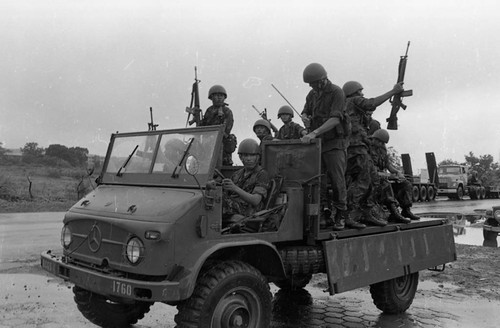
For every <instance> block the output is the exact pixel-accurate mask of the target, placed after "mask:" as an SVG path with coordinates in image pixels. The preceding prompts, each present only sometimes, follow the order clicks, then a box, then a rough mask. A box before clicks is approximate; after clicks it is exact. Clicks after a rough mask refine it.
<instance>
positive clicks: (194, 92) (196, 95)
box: [186, 66, 202, 126]
mask: <svg viewBox="0 0 500 328" xmlns="http://www.w3.org/2000/svg"><path fill="white" fill-rule="evenodd" d="M200 82H201V81H200V80H198V73H197V69H196V66H195V67H194V82H193V87H192V89H191V103H190V105H189V107H186V112H187V113H188V118H187V121H186V126H187V124H188V123H189V125H193V123H196V126H198V125H200V122H201V120H202V117H201V108H200V92H199V90H198V83H200ZM191 115H193V119H191V120H189V118H190V117H191Z"/></svg>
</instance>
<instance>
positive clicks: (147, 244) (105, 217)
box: [41, 125, 457, 328]
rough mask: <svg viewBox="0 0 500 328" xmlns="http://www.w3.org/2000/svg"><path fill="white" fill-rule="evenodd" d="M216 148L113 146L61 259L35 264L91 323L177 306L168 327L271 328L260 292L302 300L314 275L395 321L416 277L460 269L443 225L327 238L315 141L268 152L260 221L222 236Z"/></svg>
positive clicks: (72, 223) (147, 140)
mask: <svg viewBox="0 0 500 328" xmlns="http://www.w3.org/2000/svg"><path fill="white" fill-rule="evenodd" d="M223 135H224V126H223V125H221V126H206V127H196V128H186V129H173V130H162V131H146V132H131V133H116V134H113V135H112V136H111V140H110V143H109V146H108V151H107V154H106V158H105V161H104V165H103V169H102V172H101V174H100V176H99V178H98V180H97V181H98V186H97V187H96V189H95V190H93V191H92V192H90V193H89V194H88V195H86V196H85V197H84V198H82V199H81V200H79V201H78V202H77V203H76V204H75V205H74V206H73V207H71V209H70V210H69V211H68V212H67V213H66V215H65V217H64V220H63V222H62V223H63V227H62V231H61V244H62V251H51V250H47V251H45V252H43V253H42V254H41V266H42V268H43V269H45V270H46V271H48V272H50V273H51V274H53V275H55V276H58V277H61V278H63V279H64V280H67V281H69V282H71V283H73V284H74V287H73V293H74V301H75V302H76V304H77V307H78V309H79V310H80V312H81V313H82V315H83V316H84V317H86V318H87V319H88V320H89V321H91V322H93V323H94V324H96V325H99V326H103V327H125V326H129V325H132V324H135V323H137V321H138V320H140V319H142V318H143V317H144V315H145V314H146V313H147V312H148V311H149V309H150V307H151V306H152V305H153V304H154V303H155V302H158V303H164V304H168V305H170V306H176V307H177V309H178V314H177V315H176V316H175V319H174V320H175V322H176V327H177V328H188V327H189V328H208V327H248V328H262V327H269V326H270V321H271V313H272V295H271V292H270V287H269V284H268V283H270V282H273V283H274V284H275V285H277V286H278V287H279V288H282V289H294V288H303V287H305V286H306V285H307V284H308V283H309V281H310V279H311V278H312V275H313V274H316V273H326V276H327V278H328V292H329V293H330V294H332V295H333V294H337V293H342V292H345V291H348V290H353V289H356V288H360V287H363V286H370V293H371V295H372V299H373V302H374V304H375V306H376V307H377V308H378V309H380V310H381V311H383V312H384V313H402V312H404V311H406V310H407V309H408V308H409V306H410V305H411V303H412V302H413V298H414V296H415V293H416V290H417V285H418V282H419V279H418V274H419V271H421V270H426V269H433V270H436V271H441V270H444V268H445V264H446V263H448V262H452V261H454V260H456V258H457V254H456V250H455V242H454V236H453V227H452V224H451V223H450V222H449V221H447V220H443V219H432V218H421V220H419V221H412V222H411V223H409V224H402V223H389V224H388V225H387V226H385V227H374V226H370V227H366V228H365V229H363V230H356V229H346V230H343V231H338V232H335V231H332V230H331V228H330V229H322V228H321V225H320V219H319V218H320V201H319V199H320V197H319V195H320V185H321V184H320V182H321V179H324V178H325V177H324V175H322V173H321V143H319V142H318V140H314V142H313V143H311V144H302V143H301V142H300V141H299V140H281V141H269V142H264V143H263V158H262V166H263V167H264V168H265V169H266V170H267V172H268V173H269V176H270V178H271V183H270V186H269V191H268V194H269V196H268V197H267V198H266V199H265V208H264V209H263V210H262V211H259V212H257V213H255V214H254V215H252V216H249V217H244V218H243V219H241V220H240V221H238V222H237V223H234V224H227V222H225V221H224V218H223V215H222V213H223V211H222V202H223V199H224V198H223V197H226V196H225V194H224V192H223V189H222V186H221V184H220V183H217V179H216V178H215V177H221V176H225V177H230V176H231V174H233V172H235V170H237V169H239V168H240V167H233V166H231V167H228V166H222V138H223ZM377 215H378V216H382V215H383V213H377Z"/></svg>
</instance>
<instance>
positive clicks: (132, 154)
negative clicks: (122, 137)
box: [116, 145, 139, 177]
mask: <svg viewBox="0 0 500 328" xmlns="http://www.w3.org/2000/svg"><path fill="white" fill-rule="evenodd" d="M137 148H139V145H137V146H135V148H134V150H132V152H131V153H130V155H128V158H127V160H126V161H125V163H123V165H122V167H120V169H119V170H118V172H116V176H117V177H121V176H122V175H123V173H122V170H123V169H124V168H125V167H126V166H127V164H128V162H130V159H131V158H132V156H134V154H135V151H136V150H137Z"/></svg>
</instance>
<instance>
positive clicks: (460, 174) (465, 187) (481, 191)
mask: <svg viewBox="0 0 500 328" xmlns="http://www.w3.org/2000/svg"><path fill="white" fill-rule="evenodd" d="M438 176H439V184H438V194H439V195H440V196H447V197H448V198H449V199H457V200H462V199H463V198H464V196H469V197H470V199H472V200H477V199H485V198H498V197H499V196H500V189H499V188H497V187H494V186H484V185H482V183H481V181H479V180H478V179H477V177H476V175H475V174H474V173H473V172H471V170H470V168H469V166H467V165H461V164H447V165H440V166H439V167H438Z"/></svg>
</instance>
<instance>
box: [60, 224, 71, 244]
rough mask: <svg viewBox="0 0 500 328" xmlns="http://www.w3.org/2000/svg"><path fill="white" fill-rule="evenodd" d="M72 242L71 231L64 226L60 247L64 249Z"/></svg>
mask: <svg viewBox="0 0 500 328" xmlns="http://www.w3.org/2000/svg"><path fill="white" fill-rule="evenodd" d="M72 241H73V235H72V233H71V229H70V228H69V227H68V226H67V225H65V226H64V227H63V228H62V230H61V245H62V247H64V248H68V247H69V245H70V244H71V242H72Z"/></svg>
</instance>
